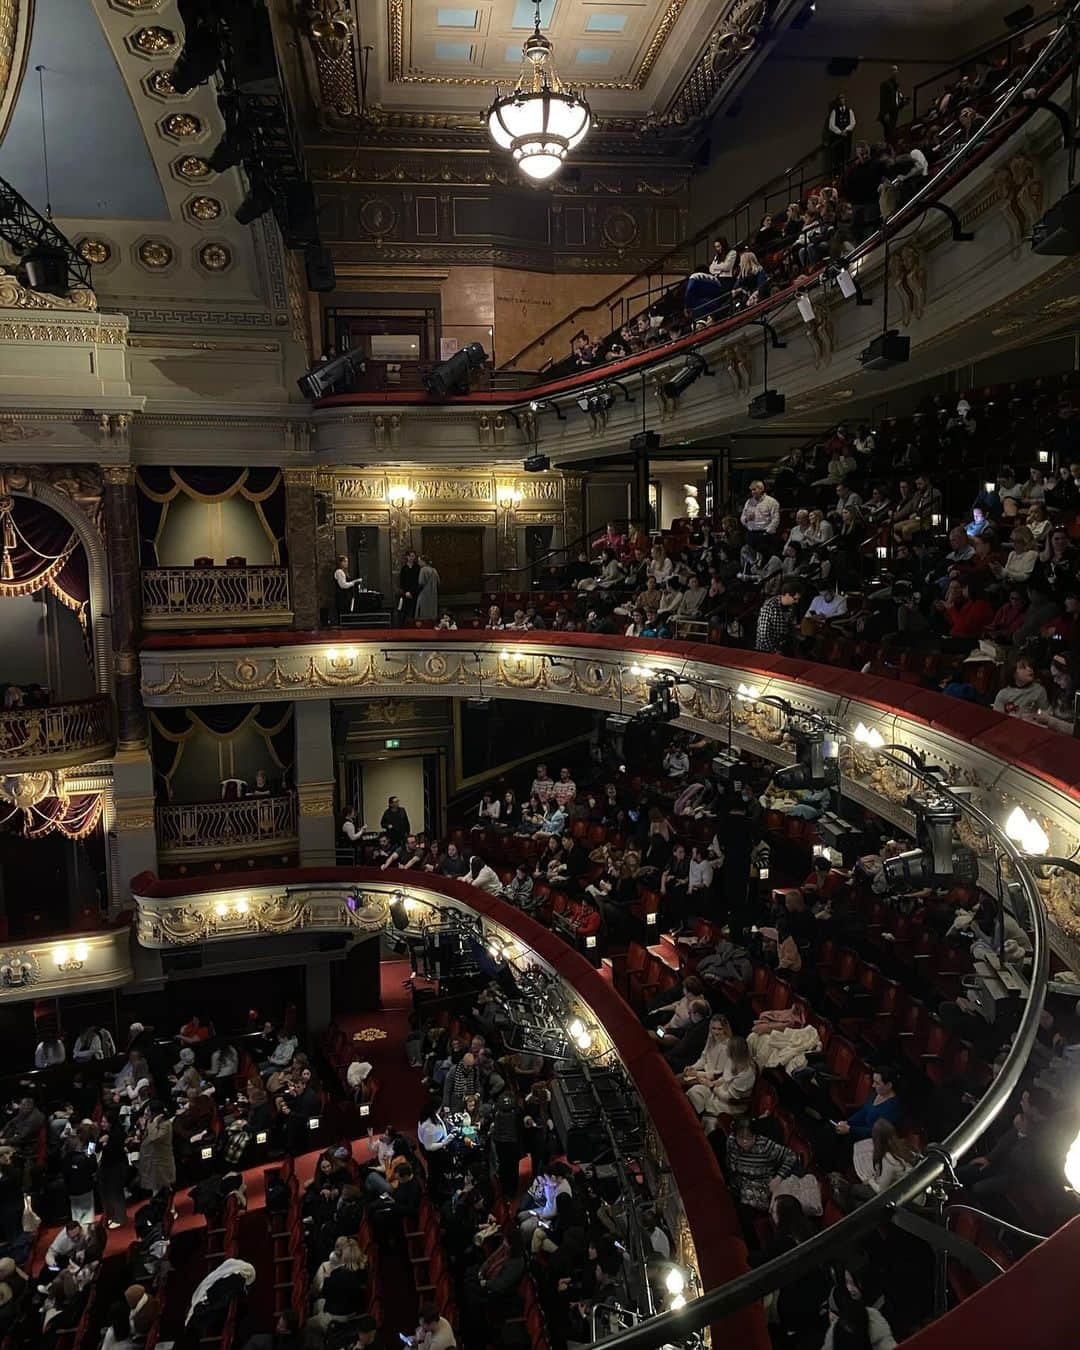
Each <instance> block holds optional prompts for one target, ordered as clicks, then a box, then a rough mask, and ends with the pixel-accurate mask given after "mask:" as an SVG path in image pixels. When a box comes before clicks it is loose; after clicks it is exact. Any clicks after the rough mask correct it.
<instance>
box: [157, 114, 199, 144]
mask: <svg viewBox="0 0 1080 1350" xmlns="http://www.w3.org/2000/svg"><path fill="white" fill-rule="evenodd" d="M161 130H162V131H163V132H164V133H165V135H166V136H171V137H172V138H173V139H174V140H179V141H187V140H191V138H192V137H194V136H198V135H199V134H200V133H201V131H202V122H200V121H199V119H198V118H197V117H196V116H195V114H194V113H180V112H176V113H169V115H168V117H164V118H162V121H161Z"/></svg>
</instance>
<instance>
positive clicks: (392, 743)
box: [383, 736, 401, 750]
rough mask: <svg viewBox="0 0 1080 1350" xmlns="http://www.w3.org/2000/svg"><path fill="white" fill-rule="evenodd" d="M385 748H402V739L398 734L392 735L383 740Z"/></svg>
mask: <svg viewBox="0 0 1080 1350" xmlns="http://www.w3.org/2000/svg"><path fill="white" fill-rule="evenodd" d="M383 748H384V749H385V750H400V749H401V740H400V739H399V738H398V737H397V736H391V737H390V739H389V740H388V741H383Z"/></svg>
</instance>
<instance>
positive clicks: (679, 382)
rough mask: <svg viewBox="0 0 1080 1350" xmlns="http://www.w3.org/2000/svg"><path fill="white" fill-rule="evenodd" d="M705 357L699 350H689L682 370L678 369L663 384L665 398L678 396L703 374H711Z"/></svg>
mask: <svg viewBox="0 0 1080 1350" xmlns="http://www.w3.org/2000/svg"><path fill="white" fill-rule="evenodd" d="M711 374H712V371H710V370H709V367H708V365H707V364H706V361H705V358H704V357H703V356H701V355H700V354H699V353H698V352H689V353H688V354H687V357H686V364H685V365H684V366H683V368H682V369H681V370H680V371H677V372H676V374H674V375H673V376H672V377H671V379H670V380H665V381H664V383H663V384H662V385H661V388H662V389H663V391H664V397H665V398H678V397H679V396H680V395H681V394H684V393H685V392H686V391H687V389H689V388H690V386H691V385H692V384H693V383H694V381H695V380H697V379H699V378H700V377H701V376H702V375H711Z"/></svg>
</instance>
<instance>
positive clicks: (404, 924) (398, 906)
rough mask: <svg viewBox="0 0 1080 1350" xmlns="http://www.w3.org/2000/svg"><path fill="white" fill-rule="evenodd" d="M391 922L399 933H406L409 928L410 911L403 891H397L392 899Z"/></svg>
mask: <svg viewBox="0 0 1080 1350" xmlns="http://www.w3.org/2000/svg"><path fill="white" fill-rule="evenodd" d="M390 922H391V923H392V924H393V925H394V927H395V928H396V929H397V931H398V932H399V933H404V931H405V929H406V928H408V926H409V911H408V908H407V907H406V904H405V896H404V895H403V894H402V893H401V891H395V892H394V893H393V895H391V897H390Z"/></svg>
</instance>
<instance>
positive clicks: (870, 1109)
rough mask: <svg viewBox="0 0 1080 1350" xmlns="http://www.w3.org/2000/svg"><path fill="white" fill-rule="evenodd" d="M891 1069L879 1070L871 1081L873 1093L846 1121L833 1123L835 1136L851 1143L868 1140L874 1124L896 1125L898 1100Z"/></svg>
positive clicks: (898, 1109)
mask: <svg viewBox="0 0 1080 1350" xmlns="http://www.w3.org/2000/svg"><path fill="white" fill-rule="evenodd" d="M894 1076H895V1075H894V1074H893V1071H892V1069H887V1068H883V1069H879V1070H878V1071H877V1073H875V1074H874V1076H873V1078H872V1079H871V1083H872V1085H873V1091H872V1092H871V1093H870V1096H869V1097H867V1099H866V1101H865V1102H863V1104H862V1106H860V1107H859V1109H858V1110H857V1111H855V1112H854V1113H853V1114H852V1115H850V1116H848V1118H847V1120H837V1121H834V1122H833V1129H834V1130H835V1131H836V1133H837V1134H840V1135H844V1136H845V1137H846V1138H848V1139H850V1140H851V1142H852V1143H856V1142H857V1141H858V1140H860V1139H869V1138H870V1135H871V1134H872V1133H873V1129H874V1122H875V1121H878V1120H881V1119H885V1120H887V1121H889V1123H890V1124H892V1125H896V1124H898V1123H899V1120H900V1098H899V1097H898V1096H897V1095H896V1088H895V1086H894V1084H893V1078H894Z"/></svg>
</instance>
